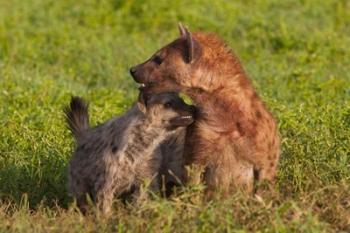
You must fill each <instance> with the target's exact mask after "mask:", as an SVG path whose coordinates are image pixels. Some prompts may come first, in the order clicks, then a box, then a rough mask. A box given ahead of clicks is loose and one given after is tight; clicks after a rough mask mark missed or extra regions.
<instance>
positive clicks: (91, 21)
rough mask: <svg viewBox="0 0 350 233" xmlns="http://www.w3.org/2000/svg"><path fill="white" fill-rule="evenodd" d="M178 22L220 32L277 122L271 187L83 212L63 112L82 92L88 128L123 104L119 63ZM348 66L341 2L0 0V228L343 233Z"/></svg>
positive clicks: (348, 190)
mask: <svg viewBox="0 0 350 233" xmlns="http://www.w3.org/2000/svg"><path fill="white" fill-rule="evenodd" d="M179 21H181V22H182V23H184V24H185V25H187V26H188V27H189V28H190V29H191V30H203V31H211V32H215V33H217V34H219V35H220V36H221V37H222V38H223V39H224V40H225V41H226V42H227V43H228V45H229V46H230V47H231V48H232V49H233V50H234V51H235V53H236V54H237V55H238V56H239V57H240V59H241V61H242V63H243V66H244V67H245V70H246V72H247V73H248V74H249V77H251V79H252V80H253V83H254V86H255V87H256V88H257V90H258V92H259V94H260V95H261V97H262V98H263V99H264V101H265V102H266V104H267V106H268V107H269V108H270V109H271V111H272V112H273V113H274V115H275V116H276V117H277V118H278V121H279V129H280V134H281V138H282V154H281V161H280V166H279V173H278V180H277V184H276V187H275V190H274V191H273V192H272V193H271V195H270V196H267V197H261V198H259V197H247V196H245V195H243V194H240V193H237V194H234V195H232V196H231V197H229V198H228V199H226V200H223V199H220V198H218V199H215V200H213V201H210V202H205V201H203V200H202V198H201V197H202V189H203V187H202V186H195V185H194V186H190V187H187V188H186V189H185V190H183V191H181V193H178V194H177V195H174V196H173V197H172V199H171V200H164V199H161V198H157V197H154V198H153V199H152V200H148V201H145V202H144V203H141V204H140V205H139V206H134V207H133V206H122V205H120V204H117V207H116V210H115V213H114V215H113V216H112V218H110V219H105V218H102V217H100V216H97V217H95V215H94V214H92V215H89V216H87V217H82V215H81V214H79V213H78V212H77V211H76V209H75V206H74V203H73V202H72V200H71V199H70V198H69V197H68V195H67V185H66V184H67V181H66V180H67V172H66V171H67V162H68V160H69V158H70V154H71V152H72V150H73V147H74V144H73V138H72V136H71V135H70V134H69V132H68V130H67V129H66V127H65V122H64V117H63V114H62V108H63V106H64V105H65V104H67V103H68V102H69V99H70V97H71V95H79V96H82V97H84V98H86V99H87V100H89V101H90V102H91V109H90V114H91V121H92V124H93V125H95V124H97V123H98V122H103V121H105V120H107V119H109V118H111V117H112V116H114V115H117V114H121V113H122V112H124V111H125V110H126V109H127V108H129V107H130V106H131V104H132V103H133V101H134V100H135V98H136V96H137V85H136V84H135V83H134V82H133V80H132V78H131V77H130V75H129V73H128V70H129V67H130V66H132V65H134V64H137V63H139V62H141V61H143V60H145V59H146V58H147V57H148V56H150V55H151V54H152V53H153V52H154V51H156V49H158V48H159V47H160V46H162V45H164V44H166V43H168V42H170V41H171V40H173V39H174V38H175V37H177V35H178V32H177V26H176V25H177V22H179ZM349 69H350V2H349V1H347V0H329V1H323V0H284V1H280V0H264V1H251V0H240V1H225V0H217V1H210V0H196V1H151V0H137V1H136V0H130V1H126V0H124V1H122V0H120V1H117V0H114V1H113V0H101V1H99V0H86V1H74V0H60V1H55V0H46V1H44V0H25V1H23V0H9V1H6V0H0V125H1V129H0V232H34V231H35V232H82V231H86V232H117V231H118V232H251V231H260V232H341V231H343V232H349V231H350V146H349V145H350V72H349Z"/></svg>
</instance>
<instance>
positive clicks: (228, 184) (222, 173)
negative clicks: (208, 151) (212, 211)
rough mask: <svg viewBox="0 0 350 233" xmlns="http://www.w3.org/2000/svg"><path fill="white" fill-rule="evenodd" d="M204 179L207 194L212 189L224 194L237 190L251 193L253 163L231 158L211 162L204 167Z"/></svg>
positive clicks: (252, 186)
mask: <svg viewBox="0 0 350 233" xmlns="http://www.w3.org/2000/svg"><path fill="white" fill-rule="evenodd" d="M220 162H221V161H220ZM204 180H205V182H206V184H207V189H208V195H209V196H210V195H212V194H213V192H214V191H215V192H219V193H220V192H221V193H223V194H224V195H227V194H229V193H231V192H234V191H237V190H241V191H243V192H247V193H252V192H253V188H254V169H253V165H252V164H250V163H248V162H246V161H241V160H237V159H231V160H230V161H227V162H226V163H225V162H222V163H217V164H211V165H208V166H207V167H206V170H205V173H204Z"/></svg>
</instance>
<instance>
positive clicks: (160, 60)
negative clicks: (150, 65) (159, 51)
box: [153, 55, 163, 65]
mask: <svg viewBox="0 0 350 233" xmlns="http://www.w3.org/2000/svg"><path fill="white" fill-rule="evenodd" d="M153 61H154V63H156V64H157V65H160V64H162V62H163V59H162V58H161V57H160V56H158V55H156V56H155V57H154V58H153Z"/></svg>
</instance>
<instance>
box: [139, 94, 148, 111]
mask: <svg viewBox="0 0 350 233" xmlns="http://www.w3.org/2000/svg"><path fill="white" fill-rule="evenodd" d="M137 107H138V108H139V110H140V111H141V112H142V113H143V114H145V113H146V111H147V100H146V96H145V94H144V93H142V91H140V93H139V98H138V100H137Z"/></svg>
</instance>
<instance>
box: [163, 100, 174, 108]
mask: <svg viewBox="0 0 350 233" xmlns="http://www.w3.org/2000/svg"><path fill="white" fill-rule="evenodd" d="M172 106H173V103H172V102H171V101H169V102H166V103H165V104H164V107H166V108H171V107H172Z"/></svg>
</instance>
